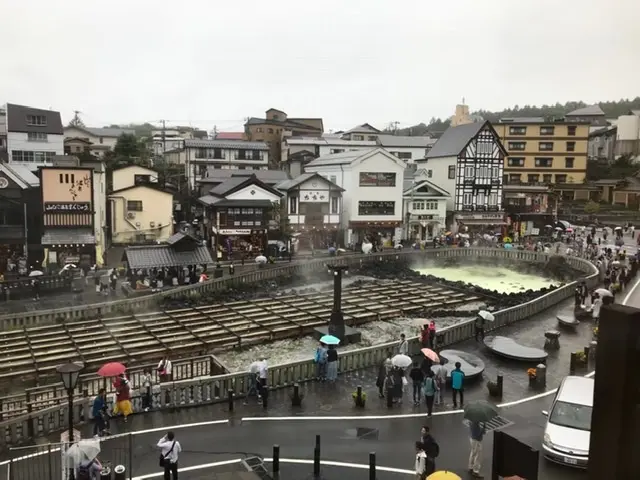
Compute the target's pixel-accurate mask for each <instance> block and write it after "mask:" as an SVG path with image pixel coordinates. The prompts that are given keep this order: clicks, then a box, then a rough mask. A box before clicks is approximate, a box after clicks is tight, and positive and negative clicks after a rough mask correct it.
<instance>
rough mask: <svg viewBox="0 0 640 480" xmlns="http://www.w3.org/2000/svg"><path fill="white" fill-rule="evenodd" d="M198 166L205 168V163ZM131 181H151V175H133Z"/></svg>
mask: <svg viewBox="0 0 640 480" xmlns="http://www.w3.org/2000/svg"><path fill="white" fill-rule="evenodd" d="M200 167H204V168H205V169H206V168H207V167H206V165H200ZM133 183H134V184H135V185H140V184H145V183H151V175H134V176H133Z"/></svg>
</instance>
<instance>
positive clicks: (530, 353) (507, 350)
mask: <svg viewBox="0 0 640 480" xmlns="http://www.w3.org/2000/svg"><path fill="white" fill-rule="evenodd" d="M484 344H485V345H486V346H487V348H489V350H491V351H492V352H493V353H495V354H496V355H500V356H502V357H506V358H510V359H512V360H519V361H521V362H529V361H536V362H538V361H542V360H545V359H546V358H547V352H545V351H544V350H540V349H539V348H532V347H525V346H524V345H520V344H519V343H517V342H516V341H515V340H513V339H511V338H508V337H485V339H484Z"/></svg>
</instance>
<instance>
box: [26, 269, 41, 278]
mask: <svg viewBox="0 0 640 480" xmlns="http://www.w3.org/2000/svg"><path fill="white" fill-rule="evenodd" d="M42 275H44V272H43V271H42V270H31V272H30V273H29V276H30V277H41V276H42Z"/></svg>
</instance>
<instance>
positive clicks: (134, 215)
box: [127, 212, 136, 220]
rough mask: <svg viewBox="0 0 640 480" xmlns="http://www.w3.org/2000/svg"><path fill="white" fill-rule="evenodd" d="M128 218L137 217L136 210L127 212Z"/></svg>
mask: <svg viewBox="0 0 640 480" xmlns="http://www.w3.org/2000/svg"><path fill="white" fill-rule="evenodd" d="M127 218H128V219H129V220H131V219H133V218H136V213H135V212H127Z"/></svg>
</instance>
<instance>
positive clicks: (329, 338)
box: [320, 335, 340, 345]
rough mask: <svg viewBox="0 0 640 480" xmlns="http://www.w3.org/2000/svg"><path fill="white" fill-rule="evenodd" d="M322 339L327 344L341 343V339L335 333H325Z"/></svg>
mask: <svg viewBox="0 0 640 480" xmlns="http://www.w3.org/2000/svg"><path fill="white" fill-rule="evenodd" d="M320 341H321V342H322V343H324V344H325V345H338V344H339V343H340V339H339V338H338V337H334V336H333V335H325V336H323V337H322V338H321V339H320Z"/></svg>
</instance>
